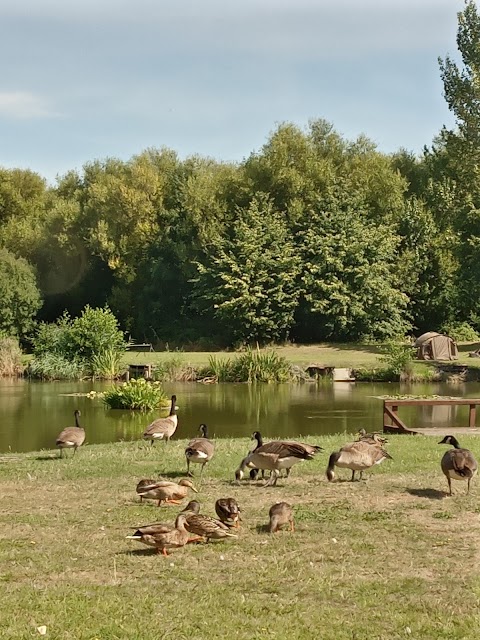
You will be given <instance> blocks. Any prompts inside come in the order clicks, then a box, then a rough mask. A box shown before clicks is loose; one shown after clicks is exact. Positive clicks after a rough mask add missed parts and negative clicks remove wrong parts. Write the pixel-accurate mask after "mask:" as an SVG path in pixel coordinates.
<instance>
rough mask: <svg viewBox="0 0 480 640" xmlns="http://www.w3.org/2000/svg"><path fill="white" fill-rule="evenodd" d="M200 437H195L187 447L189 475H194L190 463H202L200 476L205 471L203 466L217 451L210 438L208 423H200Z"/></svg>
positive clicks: (186, 455) (186, 456)
mask: <svg viewBox="0 0 480 640" xmlns="http://www.w3.org/2000/svg"><path fill="white" fill-rule="evenodd" d="M200 433H201V434H202V436H201V437H200V438H193V440H190V442H189V443H188V445H187V447H186V449H185V458H186V459H187V476H192V475H193V474H192V473H191V471H190V463H191V462H195V463H198V464H201V465H202V468H201V469H200V477H201V476H202V473H203V468H204V467H205V465H206V464H207V462H210V460H211V459H212V458H213V454H214V453H215V445H214V444H213V442H212V441H211V440H209V439H208V429H207V425H206V424H201V425H200Z"/></svg>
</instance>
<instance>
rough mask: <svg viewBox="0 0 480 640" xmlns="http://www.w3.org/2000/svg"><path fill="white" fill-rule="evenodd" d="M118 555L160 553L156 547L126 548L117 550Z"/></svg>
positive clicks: (153, 554)
mask: <svg viewBox="0 0 480 640" xmlns="http://www.w3.org/2000/svg"><path fill="white" fill-rule="evenodd" d="M115 555H116V556H134V557H136V556H156V555H158V554H157V552H156V550H155V549H154V547H151V548H150V549H146V548H145V549H125V551H117V552H116V553H115Z"/></svg>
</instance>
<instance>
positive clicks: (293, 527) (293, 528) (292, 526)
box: [290, 520, 295, 531]
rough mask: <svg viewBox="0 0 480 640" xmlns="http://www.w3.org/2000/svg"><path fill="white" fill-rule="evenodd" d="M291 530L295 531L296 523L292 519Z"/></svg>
mask: <svg viewBox="0 0 480 640" xmlns="http://www.w3.org/2000/svg"><path fill="white" fill-rule="evenodd" d="M290 531H295V525H294V523H293V520H290Z"/></svg>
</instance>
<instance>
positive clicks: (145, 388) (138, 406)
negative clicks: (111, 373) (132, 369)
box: [103, 378, 167, 411]
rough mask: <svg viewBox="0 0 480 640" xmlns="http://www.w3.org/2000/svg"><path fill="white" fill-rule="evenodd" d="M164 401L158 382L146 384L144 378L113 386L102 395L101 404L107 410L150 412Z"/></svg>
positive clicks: (164, 397) (165, 397)
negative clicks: (105, 406)
mask: <svg viewBox="0 0 480 640" xmlns="http://www.w3.org/2000/svg"><path fill="white" fill-rule="evenodd" d="M166 400H167V396H166V394H165V392H164V391H163V388H162V386H161V384H160V382H148V381H147V380H145V379H144V378H138V380H135V379H133V380H130V381H129V382H125V383H123V384H116V385H113V386H112V387H110V389H107V391H105V393H104V395H103V402H104V403H105V404H106V405H107V407H108V408H109V409H135V410H140V411H152V410H153V409H156V408H158V407H159V406H160V405H162V404H165V402H166Z"/></svg>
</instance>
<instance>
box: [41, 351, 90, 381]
mask: <svg viewBox="0 0 480 640" xmlns="http://www.w3.org/2000/svg"><path fill="white" fill-rule="evenodd" d="M28 374H29V375H30V376H31V377H32V378H39V379H40V380H80V379H81V378H83V377H84V376H85V374H86V372H85V369H84V366H83V364H82V363H81V362H79V361H78V360H70V359H68V358H66V357H65V356H62V355H61V354H59V353H54V352H50V353H43V354H42V355H40V356H38V357H36V358H33V359H32V360H31V361H30V363H29V365H28Z"/></svg>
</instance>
